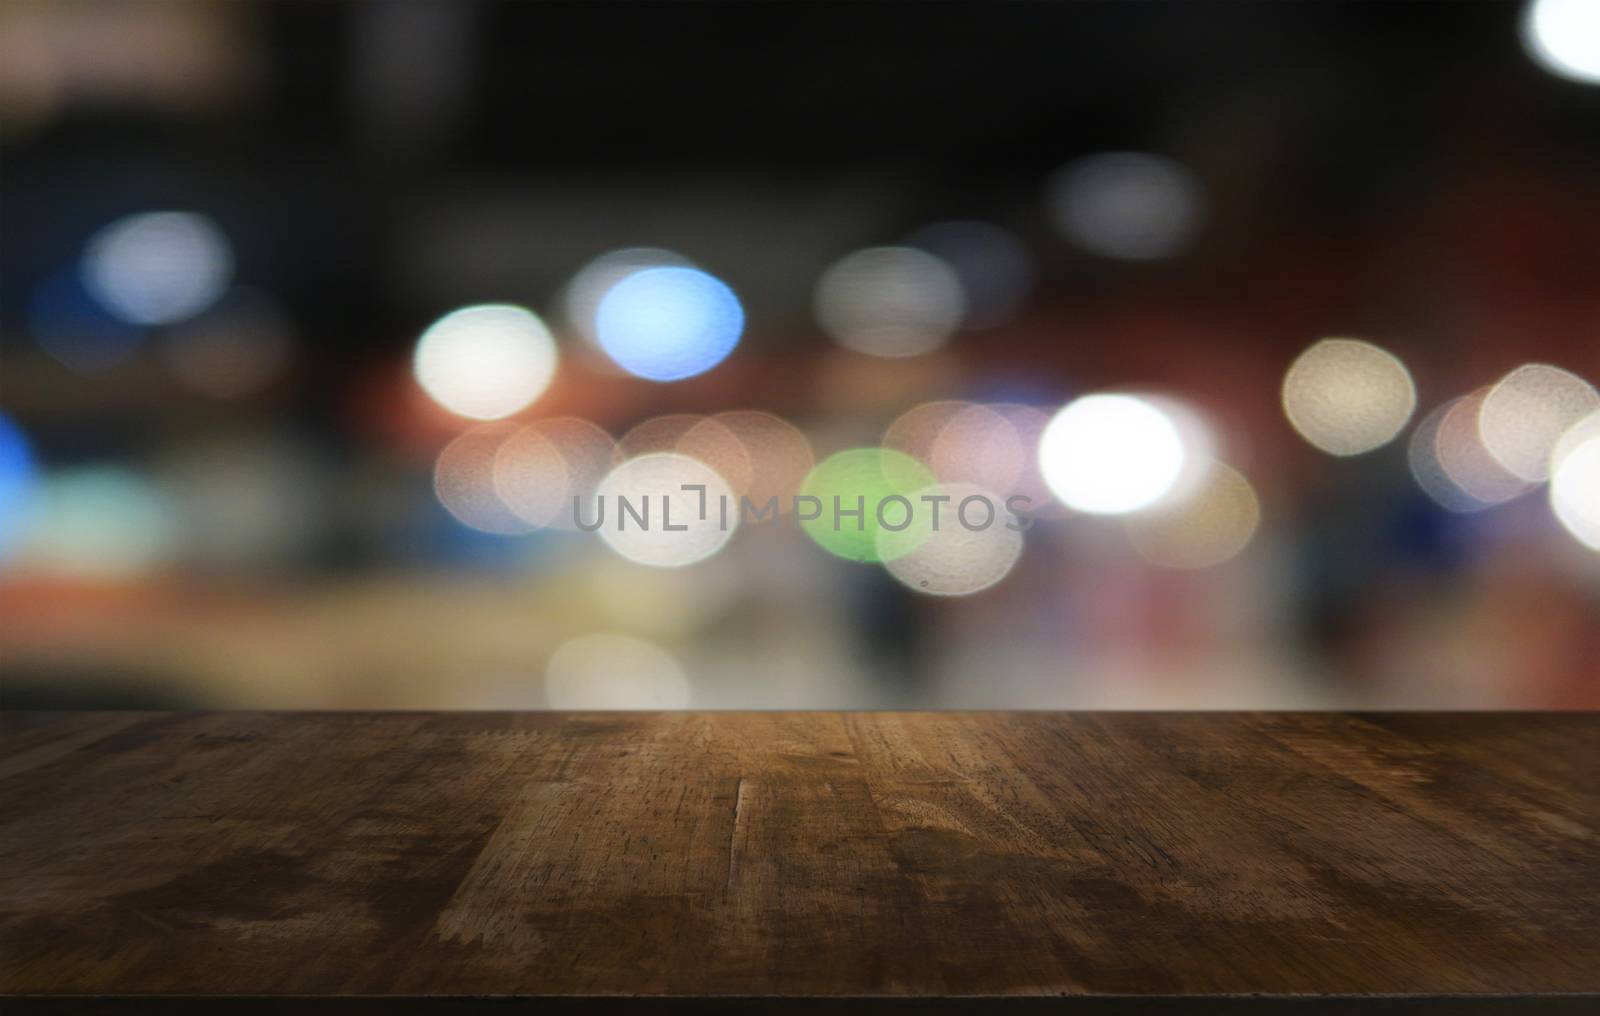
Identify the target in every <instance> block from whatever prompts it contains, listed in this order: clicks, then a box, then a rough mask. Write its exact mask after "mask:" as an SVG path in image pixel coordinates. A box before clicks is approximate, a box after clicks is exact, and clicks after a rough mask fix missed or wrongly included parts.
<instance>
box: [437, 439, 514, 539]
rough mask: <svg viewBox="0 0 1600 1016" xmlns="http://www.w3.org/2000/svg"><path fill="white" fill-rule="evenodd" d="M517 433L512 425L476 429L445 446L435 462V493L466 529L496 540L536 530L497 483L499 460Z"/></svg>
mask: <svg viewBox="0 0 1600 1016" xmlns="http://www.w3.org/2000/svg"><path fill="white" fill-rule="evenodd" d="M514 433H515V430H514V429H513V428H512V427H511V426H510V425H509V424H486V425H484V426H480V427H474V428H472V429H471V430H469V431H467V432H466V433H464V434H462V435H460V436H459V437H457V438H456V439H455V440H454V441H451V442H450V443H449V444H447V445H445V446H444V449H443V450H442V451H440V452H439V457H438V458H437V459H436V460H434V463H433V491H434V493H435V494H436V495H437V496H438V498H439V503H440V504H442V505H444V507H445V510H446V511H448V512H449V513H450V514H451V515H454V516H455V517H456V518H457V519H458V520H460V522H461V523H462V524H463V525H466V526H469V527H471V528H473V529H476V530H479V531H480V532H485V533H492V534H494V535H496V536H511V535H514V534H517V533H526V532H529V531H530V530H532V529H533V528H534V527H535V524H534V523H532V522H530V521H529V520H528V519H525V518H523V517H522V516H521V515H519V514H518V513H517V512H515V511H513V510H512V507H511V505H509V504H507V503H506V501H505V499H504V498H503V497H501V495H500V490H499V488H498V487H497V486H496V483H495V479H496V476H495V466H496V461H495V460H496V457H497V456H498V454H499V452H500V448H501V446H502V445H503V444H504V443H505V442H506V440H507V439H509V438H510V437H511V435H512V434H514Z"/></svg>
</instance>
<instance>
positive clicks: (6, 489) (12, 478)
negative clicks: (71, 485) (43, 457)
mask: <svg viewBox="0 0 1600 1016" xmlns="http://www.w3.org/2000/svg"><path fill="white" fill-rule="evenodd" d="M36 472H37V470H36V468H35V466H34V460H33V449H32V448H31V447H30V446H29V444H28V439H27V437H26V436H25V435H24V434H23V433H22V431H21V429H20V428H18V427H17V425H16V424H14V423H12V422H11V420H10V418H8V417H6V416H0V558H4V557H5V556H6V554H7V552H8V551H9V550H10V549H11V546H12V545H13V544H14V543H15V542H16V539H17V537H18V535H19V534H20V532H21V530H22V523H23V517H24V515H25V514H26V511H27V505H28V497H29V494H30V493H31V491H32V489H33V483H34V477H35V474H36Z"/></svg>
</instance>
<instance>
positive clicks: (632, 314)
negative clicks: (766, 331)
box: [595, 268, 744, 381]
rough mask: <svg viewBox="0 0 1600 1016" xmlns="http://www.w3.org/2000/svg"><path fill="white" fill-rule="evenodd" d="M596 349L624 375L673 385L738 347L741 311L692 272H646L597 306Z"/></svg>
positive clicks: (709, 279) (726, 293)
mask: <svg viewBox="0 0 1600 1016" xmlns="http://www.w3.org/2000/svg"><path fill="white" fill-rule="evenodd" d="M595 328H596V331H597V333H598V335H599V339H600V348H602V349H604V350H605V352H606V355H607V356H609V357H611V359H612V360H614V361H616V363H617V366H619V367H621V368H622V369H623V370H625V371H627V372H628V373H630V374H634V375H637V376H639V377H642V378H648V379H650V380H651V381H677V380H679V379H680V378H686V377H693V376H694V375H696V374H703V373H705V372H706V371H708V370H710V369H711V368H712V367H715V366H716V365H717V364H719V363H721V362H722V361H723V360H724V359H726V358H727V356H728V354H729V353H731V352H733V347H734V346H736V345H738V344H739V336H740V335H741V334H742V333H743V332H744V309H743V308H742V307H740V306H739V298H738V297H737V296H735V295H734V294H733V290H731V289H729V288H728V287H727V285H726V284H724V283H723V282H722V281H721V280H720V279H717V278H716V277H714V276H711V275H708V274H706V273H705V272H702V271H700V270H699V269H698V268H646V269H644V270H643V271H637V272H634V273H632V274H630V275H627V276H625V277H623V278H622V279H621V280H620V281H619V282H617V283H616V284H615V285H613V286H612V287H611V288H610V289H609V290H608V291H607V292H606V295H605V296H604V297H602V298H601V300H600V309H599V311H598V312H597V313H596V316H595Z"/></svg>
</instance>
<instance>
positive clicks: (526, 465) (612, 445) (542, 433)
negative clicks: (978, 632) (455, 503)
mask: <svg viewBox="0 0 1600 1016" xmlns="http://www.w3.org/2000/svg"><path fill="white" fill-rule="evenodd" d="M523 442H528V445H530V448H528V451H530V454H523V451H525V450H523ZM544 445H549V446H550V448H554V450H555V451H557V453H558V454H560V469H558V470H557V464H555V462H552V461H550V459H549V456H547V454H546V448H544ZM618 461H619V459H618V450H616V442H614V440H611V435H610V434H606V432H605V430H603V429H602V427H600V426H598V424H594V422H590V421H587V419H581V418H578V416H555V418H549V419H536V421H533V422H531V424H528V426H525V427H522V429H520V430H517V432H515V434H512V435H510V437H507V438H506V442H504V443H502V445H501V448H499V451H498V453H496V456H494V488H496V490H498V491H499V494H501V499H502V501H504V502H506V506H507V507H510V509H512V510H514V512H517V514H518V515H522V517H525V518H533V520H539V525H542V526H549V528H552V530H576V528H578V518H579V515H581V517H582V518H594V517H595V515H594V512H595V498H597V496H598V490H600V482H602V480H605V477H606V474H608V472H611V467H613V466H616V464H618ZM555 486H560V510H557V512H555V514H554V515H547V512H546V507H547V506H549V504H550V501H552V499H554V494H552V493H550V491H552V488H555ZM574 499H576V501H574Z"/></svg>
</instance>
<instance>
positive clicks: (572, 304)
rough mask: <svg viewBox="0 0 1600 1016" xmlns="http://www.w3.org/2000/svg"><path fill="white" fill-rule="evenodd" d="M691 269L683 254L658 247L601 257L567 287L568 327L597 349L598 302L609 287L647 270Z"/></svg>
mask: <svg viewBox="0 0 1600 1016" xmlns="http://www.w3.org/2000/svg"><path fill="white" fill-rule="evenodd" d="M693 267H694V264H693V262H691V261H690V260H689V259H688V258H686V257H684V256H683V255H682V254H677V253H674V252H673V251H670V250H661V249H660V248H657V247H628V248H625V249H623V250H614V251H611V252H610V253H608V254H602V255H600V256H599V257H597V258H595V259H594V260H593V261H591V262H589V263H588V264H586V265H584V266H583V268H581V269H580V270H579V271H578V274H576V275H574V276H573V277H572V281H571V282H569V283H567V290H566V296H565V299H564V300H563V304H564V305H565V312H566V318H567V323H568V324H569V325H571V326H572V328H573V329H574V330H576V331H577V332H578V334H580V335H582V336H583V337H584V338H586V339H588V340H589V341H590V342H593V343H595V344H596V345H599V343H600V332H599V330H598V329H597V328H596V326H595V319H596V316H597V315H598V314H599V312H600V301H601V300H602V299H604V298H605V295H606V294H607V293H609V292H610V291H611V287H612V286H615V285H616V284H617V283H619V282H621V281H622V280H623V279H625V278H627V277H628V276H630V275H632V274H633V273H634V272H638V271H643V270H644V269H646V268H693Z"/></svg>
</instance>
